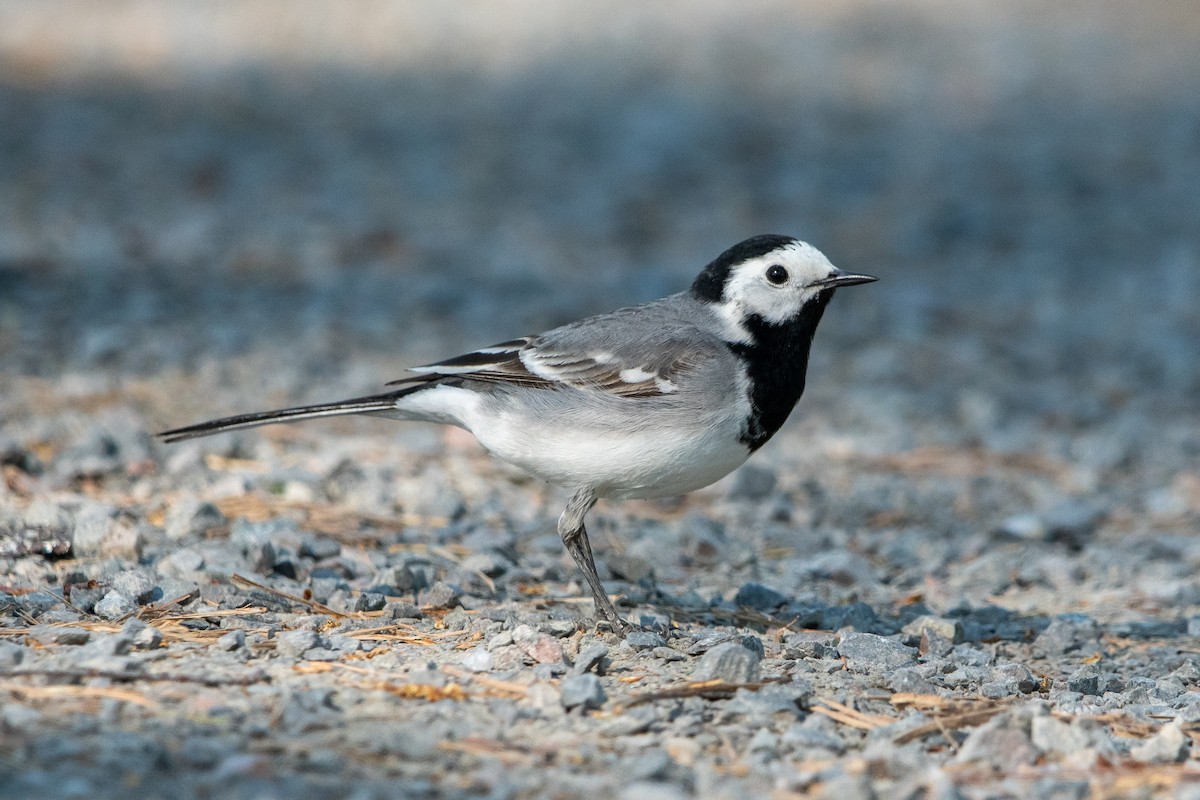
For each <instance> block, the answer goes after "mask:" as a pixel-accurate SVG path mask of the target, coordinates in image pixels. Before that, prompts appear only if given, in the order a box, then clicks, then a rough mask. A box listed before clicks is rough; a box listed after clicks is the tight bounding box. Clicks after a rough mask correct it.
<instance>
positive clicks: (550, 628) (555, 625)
mask: <svg viewBox="0 0 1200 800" xmlns="http://www.w3.org/2000/svg"><path fill="white" fill-rule="evenodd" d="M538 630H539V631H541V632H542V633H548V634H550V635H551V636H557V637H558V638H559V639H565V638H567V637H569V636H574V635H575V632H576V631H577V630H579V628H578V626H577V625H576V623H575V622H574V621H573V620H569V619H550V620H546V621H545V622H539V623H538Z"/></svg>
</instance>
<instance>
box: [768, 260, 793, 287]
mask: <svg viewBox="0 0 1200 800" xmlns="http://www.w3.org/2000/svg"><path fill="white" fill-rule="evenodd" d="M787 279H788V273H787V270H786V269H784V268H783V267H781V266H779V265H778V264H772V265H771V266H769V267H767V280H769V281H770V282H771V283H773V284H775V285H776V286H782V285H783V284H785V283H787Z"/></svg>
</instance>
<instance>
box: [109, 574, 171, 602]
mask: <svg viewBox="0 0 1200 800" xmlns="http://www.w3.org/2000/svg"><path fill="white" fill-rule="evenodd" d="M108 585H109V587H110V588H111V589H113V590H114V591H117V592H120V593H121V594H122V595H124V596H125V597H128V598H129V599H131V600H133V602H135V603H137V604H139V605H144V604H145V603H149V602H152V601H153V600H158V599H161V595H162V592H159V591H158V587H157V586H155V584H154V581H153V580H151V579H150V576H149V575H147V574H146V573H145V572H144V571H143V570H140V569H126V570H122V571H120V572H118V573H117V574H116V575H113V576H112V577H111V578H110V579H109V581H108ZM156 593H157V594H158V595H159V596H158V597H156V596H155V594H156Z"/></svg>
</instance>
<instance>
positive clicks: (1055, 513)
mask: <svg viewBox="0 0 1200 800" xmlns="http://www.w3.org/2000/svg"><path fill="white" fill-rule="evenodd" d="M1106 516H1108V512H1107V511H1106V510H1105V509H1104V508H1102V507H1101V506H1099V505H1096V504H1095V503H1091V502H1087V501H1081V500H1068V501H1066V502H1063V503H1060V504H1058V505H1056V506H1054V507H1053V508H1051V509H1049V510H1048V511H1047V512H1046V513H1045V514H1043V518H1044V519H1045V521H1046V538H1047V539H1048V540H1049V541H1052V542H1063V543H1064V544H1066V545H1068V546H1069V547H1073V548H1080V547H1082V546H1083V545H1084V544H1086V543H1087V540H1088V539H1090V538H1091V537H1092V534H1093V533H1094V532H1095V531H1096V528H1097V527H1099V525H1100V523H1102V522H1103V521H1104V519H1105V517H1106Z"/></svg>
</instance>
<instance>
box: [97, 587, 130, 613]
mask: <svg viewBox="0 0 1200 800" xmlns="http://www.w3.org/2000/svg"><path fill="white" fill-rule="evenodd" d="M95 611H96V615H97V616H98V617H101V618H103V619H109V620H115V619H120V618H122V617H127V616H129V615H130V614H133V613H135V612H136V611H137V606H135V605H134V604H133V602H132V601H131V600H130V599H129V598H128V597H126V596H125V595H123V594H121V593H120V592H116V591H111V592H109V593H108V594H106V595H104V597H103V598H102V599H101V600H100V602H98V603H96V608H95Z"/></svg>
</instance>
